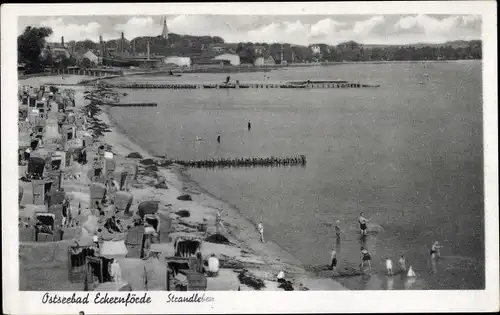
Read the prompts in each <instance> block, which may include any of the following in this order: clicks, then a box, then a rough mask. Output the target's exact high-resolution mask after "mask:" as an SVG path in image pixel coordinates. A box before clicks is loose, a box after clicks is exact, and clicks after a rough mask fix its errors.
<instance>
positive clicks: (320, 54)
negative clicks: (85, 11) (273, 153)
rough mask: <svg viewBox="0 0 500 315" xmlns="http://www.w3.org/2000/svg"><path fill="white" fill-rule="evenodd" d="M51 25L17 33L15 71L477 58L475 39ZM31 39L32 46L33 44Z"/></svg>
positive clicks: (478, 49) (479, 46) (479, 49)
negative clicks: (247, 37) (255, 35)
mask: <svg viewBox="0 0 500 315" xmlns="http://www.w3.org/2000/svg"><path fill="white" fill-rule="evenodd" d="M50 35H52V30H51V29H50V28H43V27H41V28H37V27H27V28H26V29H25V31H24V33H23V34H21V35H20V36H19V37H18V57H19V62H18V70H19V71H20V72H22V73H26V74H28V73H35V72H41V71H47V70H50V69H54V68H71V67H72V68H106V67H113V68H116V67H118V68H129V69H130V68H132V69H133V68H140V69H163V68H171V69H175V68H193V67H194V68H200V67H201V68H219V69H220V68H225V67H246V68H256V69H258V68H266V67H276V66H293V65H297V66H299V65H311V64H318V63H321V64H324V63H327V64H328V63H338V62H370V61H371V62H374V61H380V62H384V61H422V60H465V59H481V58H482V43H481V41H480V40H471V41H462V40H460V41H451V42H446V43H443V44H411V45H364V44H360V43H356V42H354V41H348V42H344V43H340V44H338V45H327V44H323V43H318V44H311V45H308V46H301V45H293V44H289V43H271V44H269V43H251V42H247V43H243V42H242V43H226V42H225V41H224V39H223V38H221V37H218V36H191V35H179V34H174V33H170V32H169V31H168V26H167V22H166V20H164V21H163V31H162V33H161V34H158V36H156V37H136V38H133V39H127V38H126V34H124V33H122V34H121V38H118V39H114V40H107V41H103V39H102V37H100V38H99V39H97V42H94V41H92V40H84V41H69V42H65V41H64V37H61V41H60V42H52V43H50V42H46V40H45V39H46V38H47V37H49V36H50ZM33 43H36V45H33Z"/></svg>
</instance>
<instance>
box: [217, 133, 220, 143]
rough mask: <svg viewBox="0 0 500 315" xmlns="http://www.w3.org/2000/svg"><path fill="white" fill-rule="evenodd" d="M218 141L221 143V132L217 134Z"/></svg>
mask: <svg viewBox="0 0 500 315" xmlns="http://www.w3.org/2000/svg"><path fill="white" fill-rule="evenodd" d="M217 143H220V133H218V134H217Z"/></svg>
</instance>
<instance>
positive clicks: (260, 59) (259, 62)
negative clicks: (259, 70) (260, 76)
mask: <svg viewBox="0 0 500 315" xmlns="http://www.w3.org/2000/svg"><path fill="white" fill-rule="evenodd" d="M264 63H265V60H264V57H258V58H256V59H255V61H254V62H253V65H254V66H256V67H261V66H263V65H264Z"/></svg>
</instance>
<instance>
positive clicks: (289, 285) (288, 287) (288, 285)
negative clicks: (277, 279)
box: [278, 280, 294, 291]
mask: <svg viewBox="0 0 500 315" xmlns="http://www.w3.org/2000/svg"><path fill="white" fill-rule="evenodd" d="M278 288H280V289H283V290H285V291H294V288H293V286H292V283H291V282H290V281H288V280H284V281H282V282H281V283H280V285H279V286H278Z"/></svg>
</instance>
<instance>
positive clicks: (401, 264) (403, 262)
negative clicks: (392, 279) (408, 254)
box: [398, 255, 406, 273]
mask: <svg viewBox="0 0 500 315" xmlns="http://www.w3.org/2000/svg"><path fill="white" fill-rule="evenodd" d="M398 263H399V269H400V270H401V271H402V272H403V273H404V272H406V259H405V256H403V255H401V258H399V261H398Z"/></svg>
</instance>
